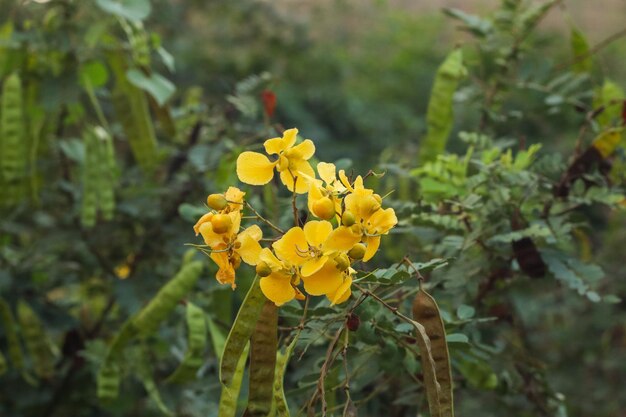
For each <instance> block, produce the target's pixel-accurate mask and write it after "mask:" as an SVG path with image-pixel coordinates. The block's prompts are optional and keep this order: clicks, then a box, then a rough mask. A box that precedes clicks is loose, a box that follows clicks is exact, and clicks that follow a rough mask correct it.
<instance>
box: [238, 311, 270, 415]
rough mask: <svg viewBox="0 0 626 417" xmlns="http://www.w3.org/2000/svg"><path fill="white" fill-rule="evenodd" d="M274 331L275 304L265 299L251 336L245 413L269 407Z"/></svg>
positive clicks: (265, 411) (257, 412) (261, 411)
mask: <svg viewBox="0 0 626 417" xmlns="http://www.w3.org/2000/svg"><path fill="white" fill-rule="evenodd" d="M277 333H278V307H276V305H275V304H274V303H273V302H271V301H269V300H267V301H265V304H264V305H263V309H262V310H261V314H260V316H259V319H258V321H257V323H256V327H255V329H254V333H252V338H251V340H250V371H249V375H250V384H249V393H248V407H247V408H246V411H245V413H244V417H261V416H267V415H268V414H269V412H270V410H271V409H272V399H273V397H274V395H273V390H274V373H275V370H276V351H277V349H278V335H277Z"/></svg>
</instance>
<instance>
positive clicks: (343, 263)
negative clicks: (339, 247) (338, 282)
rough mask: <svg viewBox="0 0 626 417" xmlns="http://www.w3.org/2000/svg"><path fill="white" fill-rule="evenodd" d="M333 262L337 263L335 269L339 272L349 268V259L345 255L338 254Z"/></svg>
mask: <svg viewBox="0 0 626 417" xmlns="http://www.w3.org/2000/svg"><path fill="white" fill-rule="evenodd" d="M335 262H337V269H338V270H340V271H345V270H346V269H348V268H349V267H350V259H349V258H348V256H347V255H346V254H345V253H340V254H339V255H337V256H336V257H335Z"/></svg>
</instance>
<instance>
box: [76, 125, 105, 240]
mask: <svg viewBox="0 0 626 417" xmlns="http://www.w3.org/2000/svg"><path fill="white" fill-rule="evenodd" d="M97 141H98V139H97V137H96V134H95V132H94V130H93V128H91V127H89V128H86V129H85V130H84V132H83V145H84V149H85V158H84V160H83V166H82V178H83V187H82V189H83V193H82V199H81V211H80V222H81V224H82V225H83V227H87V228H91V227H93V226H95V224H96V217H97V214H98V204H99V202H98V196H99V194H100V191H99V189H100V186H101V184H100V182H101V180H100V170H99V169H98V161H99V155H98V142H97Z"/></svg>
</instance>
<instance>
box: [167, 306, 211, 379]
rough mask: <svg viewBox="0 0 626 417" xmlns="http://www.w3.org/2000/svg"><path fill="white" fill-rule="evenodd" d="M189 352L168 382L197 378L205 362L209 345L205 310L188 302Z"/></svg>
mask: <svg viewBox="0 0 626 417" xmlns="http://www.w3.org/2000/svg"><path fill="white" fill-rule="evenodd" d="M186 318H187V352H185V356H184V358H183V361H182V362H181V363H180V365H179V366H178V368H176V370H175V371H174V373H173V374H172V375H170V377H169V378H167V382H176V383H180V382H185V381H189V380H190V379H193V378H195V376H196V372H197V371H198V369H200V367H201V366H202V364H203V363H204V351H205V350H206V346H207V328H206V319H205V315H204V311H202V309H201V308H200V307H197V306H195V305H194V304H192V303H189V302H188V303H187V314H186Z"/></svg>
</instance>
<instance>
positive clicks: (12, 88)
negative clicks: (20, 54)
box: [0, 73, 28, 206]
mask: <svg viewBox="0 0 626 417" xmlns="http://www.w3.org/2000/svg"><path fill="white" fill-rule="evenodd" d="M25 132H26V128H25V123H24V100H23V93H22V80H21V78H20V76H19V74H18V73H13V74H11V75H9V76H8V77H7V78H6V79H5V81H4V84H3V85H2V97H1V102H0V205H3V206H13V205H15V204H17V203H19V201H20V199H21V197H22V194H23V188H24V187H23V185H24V178H25V175H26V166H27V160H28V155H27V147H26V134H25Z"/></svg>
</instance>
